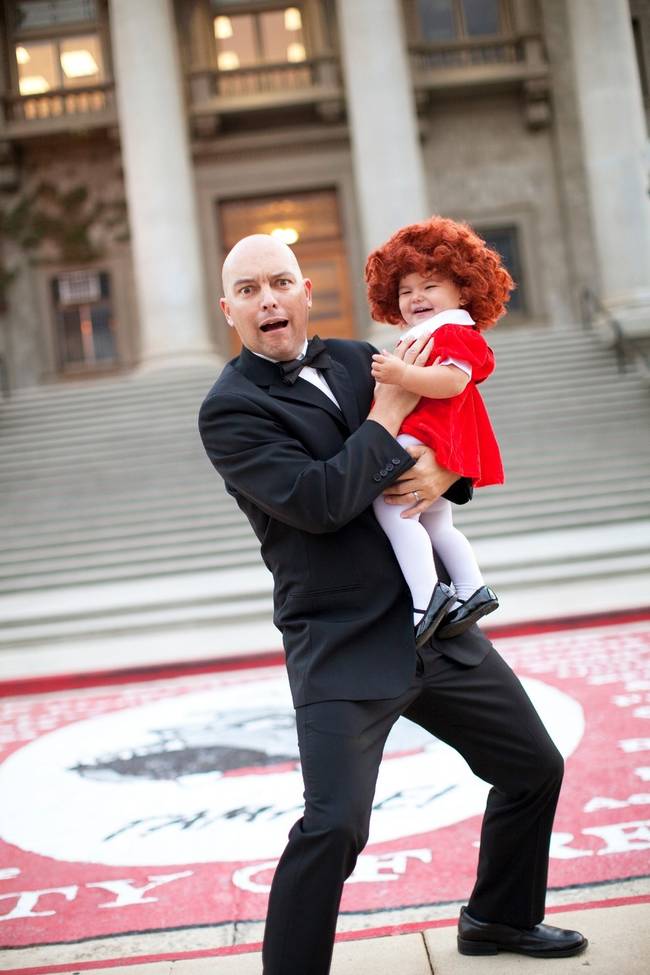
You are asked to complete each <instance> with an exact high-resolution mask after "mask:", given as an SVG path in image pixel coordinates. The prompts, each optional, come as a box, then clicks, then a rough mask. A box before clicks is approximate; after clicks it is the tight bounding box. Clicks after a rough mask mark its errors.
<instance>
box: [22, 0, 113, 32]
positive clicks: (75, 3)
mask: <svg viewBox="0 0 650 975" xmlns="http://www.w3.org/2000/svg"><path fill="white" fill-rule="evenodd" d="M96 19H97V3H96V0H19V2H18V3H17V4H16V30H32V29H35V28H42V27H58V26H59V25H60V24H80V23H84V22H86V21H89V20H91V21H92V20H96Z"/></svg>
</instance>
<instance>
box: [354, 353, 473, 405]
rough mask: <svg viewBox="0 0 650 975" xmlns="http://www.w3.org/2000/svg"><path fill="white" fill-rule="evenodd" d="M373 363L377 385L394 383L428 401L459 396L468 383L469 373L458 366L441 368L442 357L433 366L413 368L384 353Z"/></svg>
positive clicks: (374, 358)
mask: <svg viewBox="0 0 650 975" xmlns="http://www.w3.org/2000/svg"><path fill="white" fill-rule="evenodd" d="M372 359H373V362H372V376H373V379H375V380H376V381H377V382H380V383H392V384H393V385H394V386H401V387H402V389H407V390H408V391H409V392H410V393H417V394H418V395H419V396H426V397H428V398H429V399H449V398H450V397H452V396H458V394H459V393H462V392H463V390H464V389H465V387H466V386H467V384H468V382H469V376H468V375H467V373H466V372H464V371H463V370H462V369H459V368H458V366H453V365H448V366H441V365H439V362H440V357H438V358H437V359H436V360H435V362H434V363H433V364H432V365H430V366H414V365H410V364H409V363H407V362H405V361H404V360H403V359H400V358H399V356H396V355H391V354H390V352H386V350H385V349H384V350H382V352H381V353H380V354H377V355H373V357H372Z"/></svg>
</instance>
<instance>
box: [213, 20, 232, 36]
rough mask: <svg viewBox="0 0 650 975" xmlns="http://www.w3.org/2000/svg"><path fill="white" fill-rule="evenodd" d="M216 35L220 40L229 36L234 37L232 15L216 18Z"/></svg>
mask: <svg viewBox="0 0 650 975" xmlns="http://www.w3.org/2000/svg"><path fill="white" fill-rule="evenodd" d="M214 36H215V37H216V38H217V39H218V40H220V41H225V40H226V39H227V38H229V37H232V21H231V20H230V17H215V18H214Z"/></svg>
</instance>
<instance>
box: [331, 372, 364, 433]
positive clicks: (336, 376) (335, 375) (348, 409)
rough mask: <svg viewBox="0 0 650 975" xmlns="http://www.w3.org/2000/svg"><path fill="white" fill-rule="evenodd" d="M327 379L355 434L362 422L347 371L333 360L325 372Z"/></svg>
mask: <svg viewBox="0 0 650 975" xmlns="http://www.w3.org/2000/svg"><path fill="white" fill-rule="evenodd" d="M325 379H326V381H327V384H328V386H329V387H330V389H331V390H332V392H333V393H334V395H335V396H336V399H337V402H338V404H339V406H340V407H341V410H342V412H343V416H344V417H345V419H346V420H347V424H348V426H349V428H350V430H351V431H352V432H354V431H355V430H357V429H358V428H359V426H360V423H361V420H360V417H359V406H358V402H357V397H356V393H355V390H354V386H353V384H352V380H351V379H350V375H349V373H348V371H347V369H346V368H345V367H344V366H342V365H341V363H340V362H337V361H336V359H334V358H333V359H332V365H331V367H330V368H329V369H327V371H326V372H325Z"/></svg>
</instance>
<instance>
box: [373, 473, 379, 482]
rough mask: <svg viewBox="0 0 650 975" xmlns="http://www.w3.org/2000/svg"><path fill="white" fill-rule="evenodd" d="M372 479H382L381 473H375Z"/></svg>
mask: <svg viewBox="0 0 650 975" xmlns="http://www.w3.org/2000/svg"><path fill="white" fill-rule="evenodd" d="M372 479H373V481H381V474H373V475H372Z"/></svg>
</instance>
